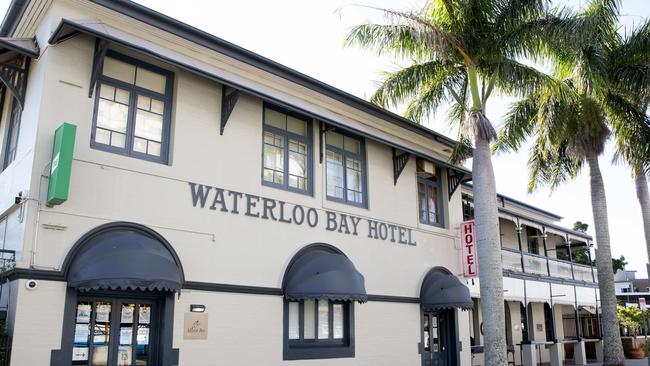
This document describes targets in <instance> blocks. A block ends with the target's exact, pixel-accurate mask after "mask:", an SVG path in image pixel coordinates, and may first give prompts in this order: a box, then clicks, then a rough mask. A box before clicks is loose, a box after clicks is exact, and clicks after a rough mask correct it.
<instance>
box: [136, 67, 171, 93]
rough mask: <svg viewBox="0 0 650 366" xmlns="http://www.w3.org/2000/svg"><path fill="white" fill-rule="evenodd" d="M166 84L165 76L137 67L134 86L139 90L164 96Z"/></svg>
mask: <svg viewBox="0 0 650 366" xmlns="http://www.w3.org/2000/svg"><path fill="white" fill-rule="evenodd" d="M166 82H167V78H166V77H165V75H161V74H158V73H155V72H152V71H149V70H147V69H143V68H141V67H138V73H137V76H136V82H135V85H137V86H139V87H141V88H145V89H149V90H153V91H155V92H156V93H160V94H165V83H166Z"/></svg>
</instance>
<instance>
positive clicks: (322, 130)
mask: <svg viewBox="0 0 650 366" xmlns="http://www.w3.org/2000/svg"><path fill="white" fill-rule="evenodd" d="M335 129H336V127H334V126H330V125H327V124H325V122H323V121H318V148H319V150H320V153H319V159H318V160H319V161H320V163H321V164H323V155H324V154H325V143H324V141H325V140H324V138H323V137H324V136H325V134H326V133H327V132H329V131H334V130H335Z"/></svg>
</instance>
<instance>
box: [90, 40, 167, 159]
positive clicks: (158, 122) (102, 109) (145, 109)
mask: <svg viewBox="0 0 650 366" xmlns="http://www.w3.org/2000/svg"><path fill="white" fill-rule="evenodd" d="M172 83H173V75H172V73H171V72H169V71H167V70H163V69H161V68H158V67H156V66H153V65H148V64H145V63H143V62H141V61H138V60H134V59H132V58H130V57H126V56H123V55H120V54H117V53H115V52H112V51H109V52H108V53H107V56H106V57H105V58H104V65H103V69H102V73H101V75H100V76H99V80H98V82H97V90H96V92H95V116H94V123H93V131H92V137H91V138H92V140H91V147H93V148H96V149H100V150H105V151H110V152H114V153H117V154H122V155H127V156H132V157H136V158H140V159H145V160H151V161H155V162H160V163H167V161H168V153H169V133H170V132H169V130H170V124H171V112H170V111H171V101H172Z"/></svg>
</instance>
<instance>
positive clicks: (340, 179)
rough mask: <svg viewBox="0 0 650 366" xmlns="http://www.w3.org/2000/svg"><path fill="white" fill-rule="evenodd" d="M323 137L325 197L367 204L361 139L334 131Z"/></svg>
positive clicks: (355, 204)
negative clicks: (324, 147)
mask: <svg viewBox="0 0 650 366" xmlns="http://www.w3.org/2000/svg"><path fill="white" fill-rule="evenodd" d="M325 140H326V144H327V145H326V176H327V199H329V200H332V201H339V202H343V203H348V204H351V205H354V206H360V207H367V202H366V189H365V187H366V161H365V151H364V143H363V140H362V139H359V138H356V137H354V136H350V135H347V134H343V133H340V132H335V131H328V132H327V134H326V136H325Z"/></svg>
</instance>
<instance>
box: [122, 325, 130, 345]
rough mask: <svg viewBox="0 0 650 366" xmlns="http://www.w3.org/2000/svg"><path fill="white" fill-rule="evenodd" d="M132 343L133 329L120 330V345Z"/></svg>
mask: <svg viewBox="0 0 650 366" xmlns="http://www.w3.org/2000/svg"><path fill="white" fill-rule="evenodd" d="M131 342H133V329H131V328H122V329H120V344H131Z"/></svg>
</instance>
